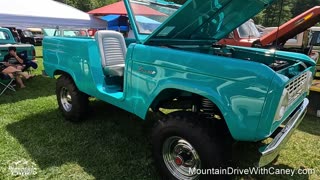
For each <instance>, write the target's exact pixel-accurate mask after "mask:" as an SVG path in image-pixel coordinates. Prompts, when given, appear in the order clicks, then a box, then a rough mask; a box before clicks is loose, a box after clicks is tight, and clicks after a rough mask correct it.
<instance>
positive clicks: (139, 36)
mask: <svg viewBox="0 0 320 180" xmlns="http://www.w3.org/2000/svg"><path fill="white" fill-rule="evenodd" d="M133 2H137V4H139V0H138V1H135V0H124V4H125V7H126V9H127V13H128V14H127V15H128V18H129V21H130V28H131V29H132V31H133V33H134V35H135V37H136V39H137V40H138V42H140V43H142V41H144V40H146V39H147V38H148V37H149V36H150V35H151V34H152V33H153V32H155V30H156V29H158V28H159V27H161V26H162V24H163V23H164V22H165V21H166V20H168V19H169V18H170V16H171V15H172V14H170V15H167V16H168V18H166V19H165V20H164V21H163V22H159V23H160V24H159V26H158V27H157V28H155V29H154V30H153V31H152V32H150V33H144V32H141V31H140V29H139V25H138V24H139V23H138V22H137V19H136V16H139V14H137V15H136V14H135V13H134V10H133V8H132V6H131V4H132V3H133ZM142 3H143V2H141V4H142ZM149 3H153V2H152V1H149ZM153 4H154V5H157V6H164V7H166V8H172V9H175V10H178V9H179V8H180V7H181V6H180V5H177V6H176V5H175V4H171V3H168V5H165V4H161V3H157V2H154V3H153ZM173 7H175V8H173ZM159 12H160V11H159ZM160 13H162V12H160ZM162 14H165V13H162Z"/></svg>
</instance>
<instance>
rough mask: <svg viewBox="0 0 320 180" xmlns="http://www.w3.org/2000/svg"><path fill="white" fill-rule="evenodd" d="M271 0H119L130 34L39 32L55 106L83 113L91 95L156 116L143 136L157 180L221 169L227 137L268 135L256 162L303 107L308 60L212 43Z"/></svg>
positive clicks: (75, 117)
mask: <svg viewBox="0 0 320 180" xmlns="http://www.w3.org/2000/svg"><path fill="white" fill-rule="evenodd" d="M272 2H273V0H263V1H261V0H243V1H215V0H187V1H185V3H184V4H183V5H182V6H175V5H174V3H173V2H167V1H163V3H162V1H156V2H155V1H153V0H143V2H140V1H136V0H134V1H133V0H124V3H125V5H126V8H127V12H128V13H129V19H130V24H131V26H132V30H133V31H134V34H135V38H136V39H135V40H134V41H132V39H125V38H124V36H123V35H122V34H121V33H120V32H115V31H110V30H104V31H97V32H96V34H95V38H94V39H92V38H87V37H54V36H51V37H45V38H44V40H43V58H44V62H43V64H44V68H45V72H46V74H48V75H49V76H50V77H52V78H54V77H58V80H57V84H56V96H57V101H58V105H59V109H60V111H61V113H62V114H63V116H64V117H65V118H66V119H67V120H70V121H74V122H78V121H81V120H84V119H85V118H86V117H88V116H87V114H88V109H89V108H88V104H89V103H88V102H89V101H88V97H90V96H92V97H96V98H97V99H100V100H102V101H105V102H108V103H109V104H112V105H114V106H117V107H119V108H121V109H124V110H126V111H128V112H131V113H133V114H135V115H136V116H138V117H140V118H141V119H147V112H148V111H149V110H150V109H151V110H152V111H153V112H158V113H159V114H160V115H161V117H160V120H159V119H157V118H156V117H150V120H151V121H154V128H153V129H152V135H151V143H152V152H153V157H154V163H155V164H156V165H157V166H158V168H159V170H160V172H161V174H162V175H163V176H164V177H165V178H164V179H183V180H184V179H191V180H193V179H199V178H201V176H202V175H201V174H199V173H197V172H199V170H200V171H201V170H206V169H210V170H211V169H212V168H223V167H226V165H227V162H228V160H229V158H230V157H231V156H230V152H231V148H232V144H231V143H230V142H233V141H232V140H235V141H246V142H258V141H262V140H265V139H267V138H269V137H270V138H273V140H272V141H271V142H270V144H267V145H264V146H261V147H260V148H259V150H257V151H259V152H260V158H259V160H258V162H257V165H259V166H264V165H266V164H268V163H270V162H272V161H273V160H274V159H275V158H276V157H277V155H278V153H279V151H280V149H281V148H282V147H283V146H284V144H285V143H286V142H287V141H288V140H289V138H290V136H291V134H292V133H293V132H294V130H295V129H296V128H297V127H298V125H299V123H300V122H301V121H302V119H303V117H304V115H305V113H306V108H307V105H308V102H309V101H308V99H307V98H306V96H307V93H308V90H309V87H310V86H311V80H312V72H313V71H314V69H315V62H314V61H313V60H312V59H311V58H310V57H308V56H306V55H304V54H299V53H292V52H283V51H273V50H269V49H262V48H260V49H259V48H251V47H239V46H225V45H217V44H216V42H217V41H219V40H220V39H222V38H223V37H225V36H226V35H228V34H229V33H230V32H231V31H232V30H233V29H235V28H236V27H238V26H240V25H241V24H243V23H244V22H245V21H247V20H248V19H250V18H251V17H252V16H254V15H256V14H257V13H259V12H260V11H262V10H263V9H264V8H266V7H267V6H268V5H269V4H271V3H272ZM132 7H134V9H132ZM141 9H147V10H148V13H156V14H158V16H159V17H156V18H157V20H158V22H160V23H161V25H160V26H158V27H157V28H155V29H152V30H149V31H143V30H141V29H140V24H139V22H138V21H136V18H135V17H136V16H137V15H141V13H143V12H146V11H143V12H142V11H141V12H140V11H139V10H141ZM161 9H163V10H165V11H161V12H159V11H160V10H161ZM168 9H172V10H171V11H170V12H174V10H177V11H175V13H169V11H168ZM173 9H174V10H173ZM244 9H245V10H246V11H244ZM247 9H248V10H247ZM157 11H158V12H157ZM165 12H167V13H165ZM190 12H192V13H190ZM159 14H160V15H159ZM161 14H163V15H161ZM163 108H165V109H172V111H173V112H171V111H170V112H171V113H167V112H166V113H165V112H162V109H163ZM110 113H111V112H110ZM107 119H108V117H106V120H107ZM230 140H231V141H230ZM132 148H134V147H132ZM250 158H253V156H252V157H250ZM302 158H303V157H302ZM192 172H195V173H192ZM211 179H214V178H211Z"/></svg>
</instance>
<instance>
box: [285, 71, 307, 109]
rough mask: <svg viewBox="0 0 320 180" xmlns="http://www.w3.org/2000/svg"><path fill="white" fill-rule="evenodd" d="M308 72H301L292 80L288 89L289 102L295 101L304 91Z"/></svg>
mask: <svg viewBox="0 0 320 180" xmlns="http://www.w3.org/2000/svg"><path fill="white" fill-rule="evenodd" d="M307 77H308V74H307V72H305V73H303V74H301V75H300V76H299V77H297V78H295V79H294V80H292V81H291V82H290V83H289V84H288V85H287V86H286V89H287V90H288V93H289V104H291V103H293V102H294V101H295V100H296V99H297V98H298V97H299V96H300V95H301V94H302V93H304V91H305V89H304V87H305V83H307Z"/></svg>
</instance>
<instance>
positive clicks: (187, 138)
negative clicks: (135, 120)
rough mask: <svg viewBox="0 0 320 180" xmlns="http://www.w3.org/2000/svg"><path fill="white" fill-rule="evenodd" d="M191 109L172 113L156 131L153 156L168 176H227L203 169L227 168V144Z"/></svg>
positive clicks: (162, 120)
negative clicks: (216, 174)
mask: <svg viewBox="0 0 320 180" xmlns="http://www.w3.org/2000/svg"><path fill="white" fill-rule="evenodd" d="M200 122H201V118H200V117H198V116H196V115H194V114H193V113H191V112H176V113H171V114H169V115H168V116H166V117H164V118H163V119H161V120H159V121H158V122H157V124H156V125H155V128H154V130H153V132H152V144H153V147H152V148H153V149H152V150H153V155H154V158H155V163H156V164H157V166H158V168H159V170H160V173H161V174H162V175H164V176H165V178H166V179H181V180H186V179H188V180H194V179H200V178H201V179H207V178H208V179H212V178H214V179H224V178H223V177H222V176H215V177H212V176H211V175H214V174H205V175H204V174H203V173H202V172H204V171H203V170H208V169H212V168H223V167H225V158H224V156H223V154H225V152H223V149H224V147H223V143H220V140H219V139H218V138H217V137H212V136H210V132H209V130H213V129H210V128H208V127H205V126H204V125H202V124H201V123H200Z"/></svg>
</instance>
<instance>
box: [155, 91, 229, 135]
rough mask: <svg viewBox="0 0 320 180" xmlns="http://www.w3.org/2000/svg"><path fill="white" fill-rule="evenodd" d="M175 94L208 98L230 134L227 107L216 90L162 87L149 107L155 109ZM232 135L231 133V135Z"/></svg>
mask: <svg viewBox="0 0 320 180" xmlns="http://www.w3.org/2000/svg"><path fill="white" fill-rule="evenodd" d="M176 95H190V96H196V97H198V98H205V99H208V100H209V101H210V102H212V103H213V104H214V105H215V107H216V109H215V110H217V111H218V112H219V115H220V116H221V117H222V119H223V121H224V123H225V125H226V128H227V129H228V131H229V132H230V134H231V135H232V130H231V127H230V124H231V123H232V122H231V120H229V119H228V117H227V116H226V115H227V114H228V109H227V107H225V105H224V103H223V100H222V98H221V96H219V95H218V93H217V92H211V93H209V92H206V91H204V90H203V91H200V89H197V91H195V90H192V89H188V90H182V89H177V88H166V89H162V90H161V91H160V92H159V94H158V95H157V96H156V97H155V98H154V99H153V100H152V102H151V104H150V106H149V108H151V109H152V110H154V109H156V108H157V107H158V106H159V104H160V103H161V102H163V101H165V100H169V99H170V98H172V97H174V96H176ZM232 137H233V135H232Z"/></svg>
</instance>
